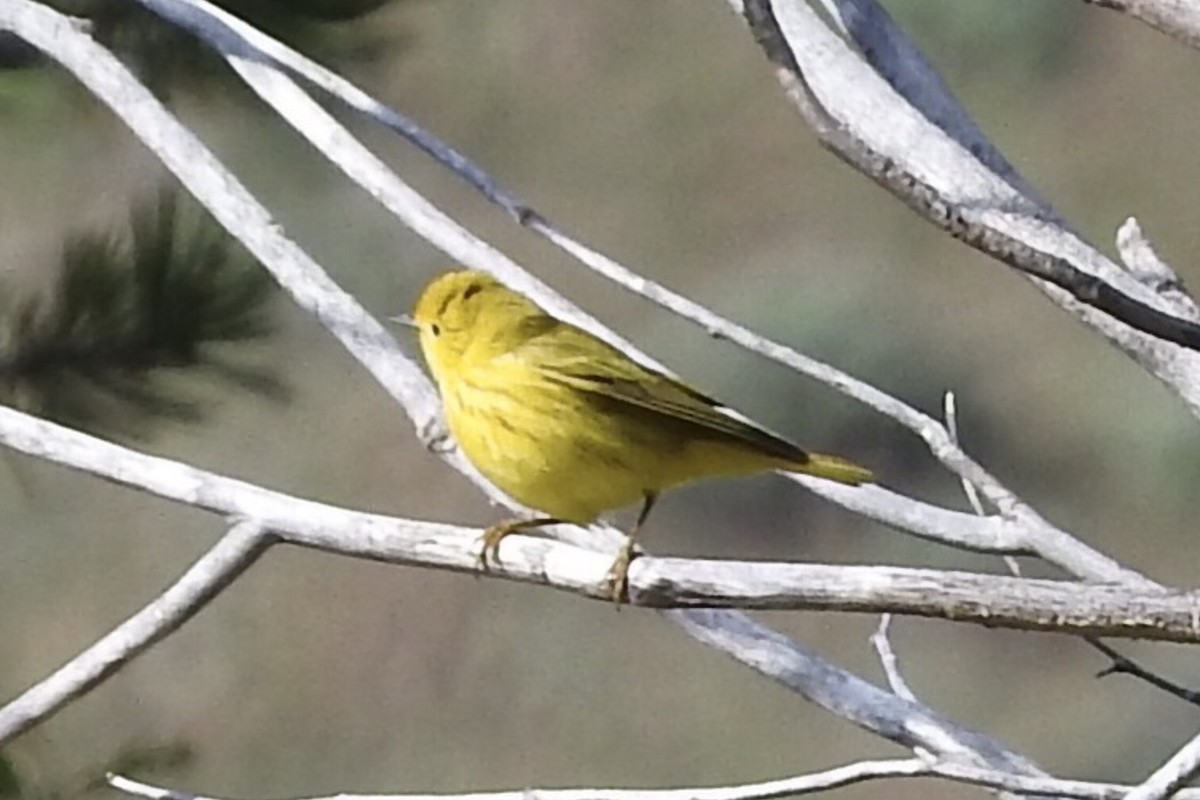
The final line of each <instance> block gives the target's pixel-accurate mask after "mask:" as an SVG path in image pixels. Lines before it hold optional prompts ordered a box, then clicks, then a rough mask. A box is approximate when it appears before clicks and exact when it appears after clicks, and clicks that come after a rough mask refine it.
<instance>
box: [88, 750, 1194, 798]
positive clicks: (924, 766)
mask: <svg viewBox="0 0 1200 800" xmlns="http://www.w3.org/2000/svg"><path fill="white" fill-rule="evenodd" d="M889 778H945V779H947V780H951V781H954V782H957V783H965V784H971V785H975V786H983V787H987V788H990V789H997V790H1002V791H1007V792H1016V793H1020V794H1025V795H1039V796H1057V797H1071V798H1079V800H1122V798H1126V797H1127V795H1126V792H1128V791H1129V788H1130V787H1128V786H1125V785H1121V784H1115V783H1099V782H1094V781H1075V780H1064V779H1060V778H1049V777H1045V778H1043V777H1031V776H1022V775H1013V774H1011V773H1008V772H1002V771H1000V770H989V769H981V768H979V767H970V766H966V765H962V764H956V763H953V762H947V761H926V760H924V759H920V758H904V759H888V760H879V761H857V762H854V763H853V764H846V765H845V766H841V767H834V768H833V769H827V770H822V771H820V772H812V773H808V774H806V775H797V776H795V777H792V778H783V779H781V780H774V781H763V782H761V783H746V784H738V785H734V786H712V787H708V786H695V787H687V788H684V789H601V788H597V789H533V788H531V789H518V790H515V791H499V792H468V793H465V794H336V795H328V796H324V797H308V798H303V800H774V799H775V798H781V797H794V796H796V795H802V794H811V793H814V792H821V791H828V790H830V789H837V788H841V787H843V786H850V785H852V784H855V783H863V782H865V781H872V780H881V779H889ZM108 784H109V785H110V786H112V787H113V788H114V789H116V790H118V791H121V792H125V793H126V794H129V795H133V796H134V797H143V798H146V800H224V799H223V798H218V797H211V796H207V795H194V794H188V793H186V792H180V791H178V790H174V789H165V788H162V787H159V786H154V785H151V784H148V783H143V782H141V781H135V780H131V779H130V778H126V777H124V776H122V775H111V774H110V775H108ZM1129 796H1130V797H1132V795H1129ZM1175 797H1176V800H1200V789H1184V790H1183V791H1181V792H1179V793H1178V794H1176V795H1175Z"/></svg>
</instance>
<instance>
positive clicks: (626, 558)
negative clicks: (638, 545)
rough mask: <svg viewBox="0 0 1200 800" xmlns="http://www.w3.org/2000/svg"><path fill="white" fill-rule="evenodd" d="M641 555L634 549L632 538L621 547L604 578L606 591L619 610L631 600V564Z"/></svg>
mask: <svg viewBox="0 0 1200 800" xmlns="http://www.w3.org/2000/svg"><path fill="white" fill-rule="evenodd" d="M639 555H641V554H640V553H638V552H636V551H635V550H634V544H633V540H630V541H629V542H628V543H627V544H626V545H625V546H624V547H622V548H621V552H620V553H618V554H617V558H616V560H615V561H613V563H612V566H611V567H609V568H608V575H606V576H605V578H604V584H605V587H606V593H607V595H608V597H609V599H610V600H612V601H613V604H614V605H615V606H616V607H617V610H618V611H619V610H620V609H621V604H622V603H628V602H629V565H630V564H632V563H633V560H634V559H635V558H637V557H638V556H639Z"/></svg>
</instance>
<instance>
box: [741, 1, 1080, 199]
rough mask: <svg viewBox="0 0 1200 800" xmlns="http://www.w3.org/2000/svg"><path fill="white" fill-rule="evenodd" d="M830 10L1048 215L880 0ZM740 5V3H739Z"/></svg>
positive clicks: (921, 103)
mask: <svg viewBox="0 0 1200 800" xmlns="http://www.w3.org/2000/svg"><path fill="white" fill-rule="evenodd" d="M825 5H826V7H827V8H830V7H831V8H830V16H831V17H832V18H833V19H834V20H836V21H837V23H838V24H839V25H840V27H841V30H842V32H843V34H844V35H845V36H847V37H849V38H850V39H851V40H852V41H853V42H854V43H855V44H856V45H857V46H858V49H859V52H861V53H862V55H863V58H865V59H866V61H867V62H868V63H869V64H870V65H871V66H872V67H874V68H875V71H876V72H878V73H879V75H880V76H881V77H882V78H883V79H884V80H886V81H887V82H888V84H889V85H890V86H891V87H892V88H893V89H895V90H896V93H897V94H899V95H900V96H901V97H903V98H904V99H905V100H907V101H908V102H909V103H911V104H912V106H913V107H914V108H916V109H917V110H918V111H920V112H921V114H922V115H923V116H924V117H925V118H926V119H927V120H929V121H930V122H931V123H933V124H934V125H936V126H937V127H939V128H941V129H942V130H943V131H944V132H945V133H946V134H947V135H948V136H950V138H952V139H954V141H956V142H958V143H959V144H960V145H962V146H963V147H964V148H966V150H968V151H969V152H970V153H971V155H972V156H974V157H975V158H977V159H979V161H980V162H982V163H983V164H984V166H986V167H987V168H988V169H989V170H991V171H992V172H994V173H995V174H996V175H999V176H1000V177H1001V178H1003V179H1004V180H1005V181H1006V182H1007V183H1008V184H1009V185H1010V186H1012V187H1013V188H1014V189H1016V190H1017V192H1019V193H1020V194H1021V195H1023V196H1025V197H1027V198H1029V199H1030V200H1032V201H1034V203H1035V204H1036V205H1037V206H1038V207H1040V208H1041V209H1042V211H1043V213H1045V214H1046V215H1048V216H1054V217H1056V215H1055V213H1054V211H1053V209H1051V208H1050V206H1049V204H1048V203H1046V202H1045V201H1043V200H1041V199H1040V198H1039V197H1038V194H1037V191H1036V190H1035V189H1034V188H1033V186H1032V185H1031V184H1030V183H1029V182H1028V181H1026V180H1025V179H1024V178H1023V177H1021V174H1020V173H1019V172H1017V169H1016V167H1014V166H1013V165H1012V164H1010V163H1009V162H1008V160H1007V159H1006V158H1005V157H1004V155H1003V154H1002V153H1001V152H1000V151H999V150H997V149H996V147H995V145H993V144H992V142H991V141H990V140H989V139H988V138H987V135H986V134H985V133H984V132H983V130H982V129H981V128H980V127H979V125H978V124H977V123H976V122H975V120H974V119H973V118H972V117H971V114H970V112H968V111H967V110H966V108H964V107H963V105H962V103H960V102H959V101H958V98H956V97H955V96H954V93H953V92H952V91H950V87H949V86H948V85H946V82H945V81H944V80H942V76H941V75H940V74H939V73H938V71H937V70H936V69H934V68H933V65H932V64H930V63H929V60H928V59H926V58H925V54H924V53H922V52H921V49H920V48H919V47H917V45H916V44H915V43H914V42H913V41H912V39H910V38H909V37H908V36H907V35H906V34H905V33H904V31H903V30H902V29H901V28H900V26H898V25H897V24H896V23H895V22H894V21H893V20H892V17H891V15H890V14H888V12H887V10H886V9H884V8H883V6H881V5H879V3H877V2H875V0H826V2H825ZM739 10H740V9H739Z"/></svg>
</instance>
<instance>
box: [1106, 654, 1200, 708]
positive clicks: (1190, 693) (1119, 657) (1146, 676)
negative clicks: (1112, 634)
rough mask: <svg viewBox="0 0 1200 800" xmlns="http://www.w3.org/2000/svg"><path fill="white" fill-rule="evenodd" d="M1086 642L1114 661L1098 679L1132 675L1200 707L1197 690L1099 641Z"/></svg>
mask: <svg viewBox="0 0 1200 800" xmlns="http://www.w3.org/2000/svg"><path fill="white" fill-rule="evenodd" d="M1084 641H1086V642H1087V643H1088V644H1090V645H1091V646H1092V647H1094V648H1096V649H1097V650H1099V651H1100V652H1101V653H1103V654H1104V655H1106V656H1108V657H1109V659H1111V661H1112V663H1111V664H1109V665H1108V666H1107V667H1105V668H1104V669H1102V670H1100V671H1099V672H1097V673H1096V677H1097V678H1104V677H1107V676H1109V675H1116V674H1118V673H1121V674H1125V675H1132V676H1133V677H1135V678H1138V679H1140V680H1143V681H1145V682H1146V683H1148V684H1150V685H1151V686H1153V687H1155V688H1157V689H1161V690H1163V691H1164V692H1166V693H1168V694H1170V695H1173V696H1175V697H1178V698H1180V699H1181V700H1186V701H1187V702H1189V703H1191V704H1192V705H1196V706H1200V692H1197V691H1196V690H1195V689H1189V688H1187V687H1186V686H1180V685H1179V684H1178V683H1175V682H1173V681H1169V680H1167V679H1166V678H1164V677H1162V676H1161V675H1159V674H1157V673H1155V672H1152V671H1150V670H1148V669H1146V668H1145V667H1143V666H1142V665H1141V664H1139V663H1137V662H1136V661H1134V660H1133V659H1132V658H1129V657H1128V656H1126V655H1124V654H1123V653H1121V652H1119V651H1118V650H1116V649H1115V648H1113V647H1110V646H1109V645H1107V644H1105V643H1104V642H1102V641H1100V640H1099V639H1085V640H1084Z"/></svg>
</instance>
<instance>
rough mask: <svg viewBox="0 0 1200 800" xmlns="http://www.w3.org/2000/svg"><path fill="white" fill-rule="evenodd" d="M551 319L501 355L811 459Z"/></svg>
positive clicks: (713, 430) (552, 376)
mask: <svg viewBox="0 0 1200 800" xmlns="http://www.w3.org/2000/svg"><path fill="white" fill-rule="evenodd" d="M555 322H556V323H557V324H556V325H554V326H553V328H552V329H547V330H543V331H539V332H538V335H535V336H533V337H530V338H528V339H526V340H525V341H523V342H522V343H521V344H520V345H518V346H517V347H516V348H515V349H513V350H511V351H510V352H509V353H508V354H506V355H505V356H503V357H502V358H505V359H509V358H511V359H514V360H516V361H519V362H521V363H522V365H523V366H525V367H526V368H529V369H533V370H536V371H537V372H538V373H540V374H541V376H542V377H543V378H545V379H546V380H549V381H551V382H553V383H557V384H559V385H560V386H566V387H569V388H571V389H575V390H577V391H580V392H584V393H585V394H592V395H594V396H597V397H604V398H608V399H610V400H616V401H618V402H621V403H626V404H628V405H630V406H633V407H635V408H639V409H642V410H644V411H648V412H651V413H653V414H661V415H663V416H664V417H666V418H669V419H671V420H675V421H677V422H684V423H687V424H690V425H693V426H695V427H696V428H697V430H698V432H704V433H707V434H708V435H710V436H712V437H713V438H718V439H725V440H731V441H734V442H738V443H741V444H744V445H746V446H747V447H749V448H751V449H753V450H755V451H758V452H760V453H763V454H764V455H769V456H772V457H775V458H779V459H782V460H784V461H789V462H793V463H795V464H804V463H807V462H808V461H809V456H808V454H807V453H805V452H804V451H803V450H801V449H800V448H799V447H797V446H796V445H794V444H792V443H791V442H788V441H786V440H784V439H781V438H779V437H778V436H775V435H774V434H772V433H770V432H769V431H767V430H764V429H763V428H760V427H758V426H757V425H753V424H751V423H749V422H746V421H744V420H741V419H738V418H737V417H736V416H734V415H733V413H732V412H731V411H729V410H728V409H725V408H724V407H722V405H721V404H720V403H719V402H718V401H716V400H714V399H713V398H711V397H709V396H707V395H705V394H703V393H702V392H699V391H697V390H696V389H693V388H692V387H690V386H688V385H687V384H684V383H681V382H680V381H678V380H676V379H674V378H671V377H669V376H667V375H664V374H662V373H661V372H658V371H655V370H652V369H649V368H647V367H643V366H641V365H639V364H637V363H635V362H633V361H630V360H629V358H628V357H627V356H625V355H624V354H623V353H621V352H620V351H618V350H616V349H615V348H613V347H611V346H609V345H608V344H605V343H604V342H601V341H600V340H598V339H596V338H595V337H593V336H592V335H591V334H589V333H587V332H586V331H583V330H581V329H579V328H576V327H575V326H574V325H570V324H568V323H565V322H561V321H558V320H555Z"/></svg>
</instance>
